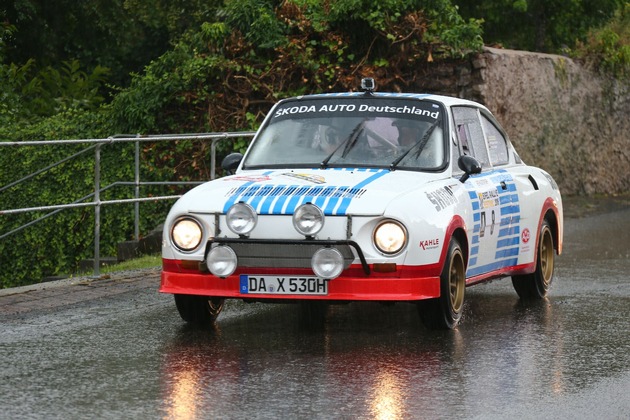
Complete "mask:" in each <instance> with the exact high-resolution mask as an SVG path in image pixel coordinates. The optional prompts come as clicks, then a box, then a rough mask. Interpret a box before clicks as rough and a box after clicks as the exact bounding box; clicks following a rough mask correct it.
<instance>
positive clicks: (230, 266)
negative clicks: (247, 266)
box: [206, 246, 238, 277]
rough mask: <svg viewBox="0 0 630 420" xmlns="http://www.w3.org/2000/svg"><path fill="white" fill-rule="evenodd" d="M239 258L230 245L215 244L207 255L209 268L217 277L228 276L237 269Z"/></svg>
mask: <svg viewBox="0 0 630 420" xmlns="http://www.w3.org/2000/svg"><path fill="white" fill-rule="evenodd" d="M237 263H238V259H237V258H236V253H235V252H234V250H233V249H232V248H230V247H229V246H215V247H214V248H212V249H210V251H208V255H206V265H207V266H208V270H210V272H211V273H212V274H214V275H215V276H217V277H228V276H231V275H232V273H234V270H236V265H237Z"/></svg>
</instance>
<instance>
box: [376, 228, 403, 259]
mask: <svg viewBox="0 0 630 420" xmlns="http://www.w3.org/2000/svg"><path fill="white" fill-rule="evenodd" d="M406 244H407V231H406V230H405V228H404V227H403V226H402V225H401V224H400V223H398V222H395V221H393V220H388V221H385V222H383V223H381V224H379V225H378V226H377V227H376V229H374V245H375V246H376V248H377V249H378V250H379V251H381V252H382V253H383V254H396V253H398V252H400V251H401V250H402V249H403V248H404V247H405V245H406Z"/></svg>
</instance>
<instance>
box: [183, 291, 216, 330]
mask: <svg viewBox="0 0 630 420" xmlns="http://www.w3.org/2000/svg"><path fill="white" fill-rule="evenodd" d="M224 303H225V299H222V298H216V297H208V296H194V295H175V306H176V307H177V311H178V312H179V315H180V316H181V317H182V319H183V320H184V321H186V322H188V323H189V324H194V325H212V324H213V323H214V321H216V319H217V317H218V316H219V313H221V310H222V309H223V304H224Z"/></svg>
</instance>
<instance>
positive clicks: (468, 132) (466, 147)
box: [453, 106, 490, 168]
mask: <svg viewBox="0 0 630 420" xmlns="http://www.w3.org/2000/svg"><path fill="white" fill-rule="evenodd" d="M453 119H454V121H455V127H456V130H457V138H458V140H459V144H460V145H461V148H462V153H463V154H464V155H470V156H473V157H474V158H475V159H477V160H478V161H479V163H480V164H481V166H482V167H483V168H488V167H489V166H490V159H489V158H488V149H486V142H485V140H484V137H483V130H482V128H481V122H480V121H479V113H478V112H477V110H476V109H475V108H471V107H465V106H458V107H453Z"/></svg>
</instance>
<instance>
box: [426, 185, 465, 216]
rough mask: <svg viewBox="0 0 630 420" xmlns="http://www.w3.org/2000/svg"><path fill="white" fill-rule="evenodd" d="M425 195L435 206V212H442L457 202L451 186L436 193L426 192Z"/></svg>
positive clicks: (439, 189)
mask: <svg viewBox="0 0 630 420" xmlns="http://www.w3.org/2000/svg"><path fill="white" fill-rule="evenodd" d="M425 194H426V196H427V198H428V199H429V201H430V202H431V203H432V204H433V205H434V206H435V211H442V210H444V209H445V208H447V207H449V206H452V205H454V204H455V203H456V202H457V200H456V199H455V195H454V194H453V188H452V187H451V186H446V187H443V188H438V189H437V190H435V191H430V192H425Z"/></svg>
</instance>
